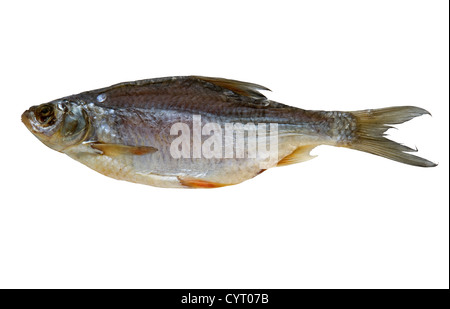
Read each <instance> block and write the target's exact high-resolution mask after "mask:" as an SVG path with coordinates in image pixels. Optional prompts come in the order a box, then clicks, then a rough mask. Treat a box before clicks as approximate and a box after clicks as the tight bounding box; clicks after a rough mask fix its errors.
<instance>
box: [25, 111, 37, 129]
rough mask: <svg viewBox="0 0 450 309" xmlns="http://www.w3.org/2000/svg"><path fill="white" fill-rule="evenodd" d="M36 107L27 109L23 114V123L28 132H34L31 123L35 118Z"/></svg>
mask: <svg viewBox="0 0 450 309" xmlns="http://www.w3.org/2000/svg"><path fill="white" fill-rule="evenodd" d="M35 109H36V108H35V106H33V107H30V109H27V110H26V111H24V112H23V113H22V116H21V118H22V122H23V124H24V125H25V126H26V127H27V129H28V130H30V131H33V126H32V125H31V121H32V119H33V118H34V110H35Z"/></svg>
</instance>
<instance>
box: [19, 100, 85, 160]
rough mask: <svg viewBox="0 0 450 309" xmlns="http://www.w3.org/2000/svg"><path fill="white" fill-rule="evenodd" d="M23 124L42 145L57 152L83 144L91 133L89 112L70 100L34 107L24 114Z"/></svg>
mask: <svg viewBox="0 0 450 309" xmlns="http://www.w3.org/2000/svg"><path fill="white" fill-rule="evenodd" d="M22 122H23V123H24V124H25V126H26V127H27V128H28V130H30V132H31V133H33V134H34V135H35V136H36V137H37V138H38V139H39V140H40V141H41V142H42V143H44V144H45V145H47V146H48V147H50V148H52V149H54V150H56V151H63V150H64V149H66V148H67V147H70V146H73V145H76V144H79V143H81V142H83V141H84V139H85V138H86V136H87V134H88V131H89V116H88V114H87V112H86V111H85V110H84V109H83V108H82V106H80V104H78V103H76V102H70V101H69V100H56V101H53V102H50V103H44V104H41V105H37V106H32V107H30V109H28V110H26V111H25V112H24V113H23V114H22Z"/></svg>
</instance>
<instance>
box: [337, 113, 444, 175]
mask: <svg viewBox="0 0 450 309" xmlns="http://www.w3.org/2000/svg"><path fill="white" fill-rule="evenodd" d="M351 114H352V115H353V116H355V117H356V131H353V133H354V134H353V138H352V141H351V142H350V143H347V144H346V145H345V147H349V148H352V149H356V150H360V151H365V152H368V153H371V154H374V155H378V156H382V157H385V158H388V159H391V160H394V161H398V162H401V163H405V164H410V165H415V166H422V167H433V166H436V165H437V164H435V163H433V162H431V161H428V160H426V159H424V158H421V157H418V156H415V155H412V154H410V153H409V152H416V151H417V149H412V148H409V147H407V146H404V145H402V144H399V143H397V142H394V141H392V140H390V139H387V138H386V137H385V136H386V133H385V132H386V131H387V130H388V129H390V128H392V126H390V125H392V124H400V123H403V122H406V121H408V120H411V119H413V118H415V117H418V116H421V115H425V114H429V115H430V113H429V112H428V111H426V110H424V109H422V108H419V107H414V106H396V107H387V108H380V109H368V110H362V111H356V112H351Z"/></svg>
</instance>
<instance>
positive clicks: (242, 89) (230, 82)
mask: <svg viewBox="0 0 450 309" xmlns="http://www.w3.org/2000/svg"><path fill="white" fill-rule="evenodd" d="M190 77H191V78H196V79H199V80H201V81H205V82H208V83H212V84H214V85H216V86H219V87H222V88H225V89H228V90H231V91H233V92H234V93H237V94H240V95H243V96H246V97H250V98H254V99H266V97H265V96H264V95H263V94H262V93H261V92H259V90H266V91H271V90H270V89H269V88H267V87H264V86H261V85H258V84H253V83H247V82H241V81H238V80H234V79H226V78H219V77H206V76H190Z"/></svg>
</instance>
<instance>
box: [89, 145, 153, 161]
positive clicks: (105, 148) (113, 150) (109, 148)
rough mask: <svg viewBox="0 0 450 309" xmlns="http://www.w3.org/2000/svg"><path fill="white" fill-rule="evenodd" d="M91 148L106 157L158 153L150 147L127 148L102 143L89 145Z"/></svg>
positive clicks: (125, 146)
mask: <svg viewBox="0 0 450 309" xmlns="http://www.w3.org/2000/svg"><path fill="white" fill-rule="evenodd" d="M90 145H91V147H92V148H93V149H95V150H97V151H99V152H100V153H101V154H102V155H105V156H108V157H114V156H119V155H135V156H141V155H145V154H148V153H153V152H156V151H158V149H156V148H154V147H150V146H127V145H121V144H104V143H97V142H96V143H91V144H90Z"/></svg>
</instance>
